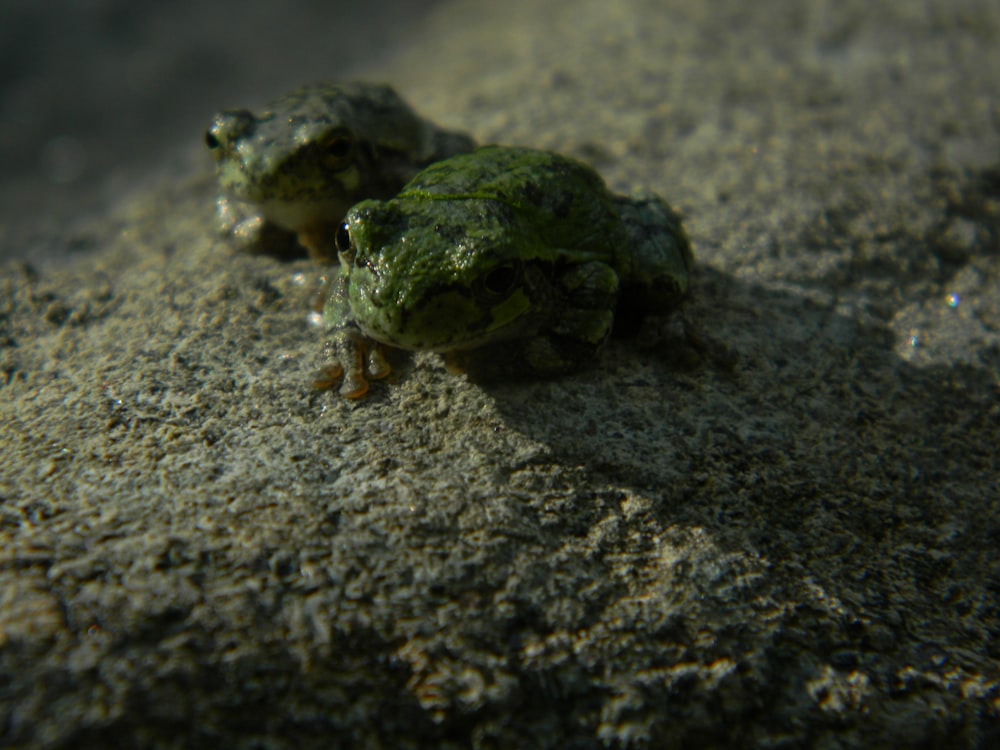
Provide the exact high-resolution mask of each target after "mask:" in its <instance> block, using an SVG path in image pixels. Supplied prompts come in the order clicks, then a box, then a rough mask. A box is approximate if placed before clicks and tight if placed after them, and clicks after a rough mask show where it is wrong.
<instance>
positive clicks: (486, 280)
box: [476, 262, 521, 297]
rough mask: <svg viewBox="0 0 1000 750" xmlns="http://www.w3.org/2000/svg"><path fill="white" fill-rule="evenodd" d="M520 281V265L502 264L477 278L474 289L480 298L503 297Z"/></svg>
mask: <svg viewBox="0 0 1000 750" xmlns="http://www.w3.org/2000/svg"><path fill="white" fill-rule="evenodd" d="M520 281H521V264H520V263H514V262H512V263H504V264H503V265H501V266H497V267H496V268H494V269H492V270H491V271H489V272H488V273H486V274H483V275H482V276H480V277H479V279H478V280H477V282H476V287H477V290H476V291H478V292H479V294H480V295H481V296H485V297H505V296H507V295H508V294H510V293H511V292H512V291H513V290H514V287H516V286H517V284H518V283H519V282H520Z"/></svg>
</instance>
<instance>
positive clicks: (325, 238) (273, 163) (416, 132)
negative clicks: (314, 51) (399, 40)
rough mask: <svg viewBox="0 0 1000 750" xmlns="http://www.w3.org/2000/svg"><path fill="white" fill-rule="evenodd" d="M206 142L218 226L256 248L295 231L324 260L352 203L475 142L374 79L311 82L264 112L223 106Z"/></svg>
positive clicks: (393, 187) (390, 191)
mask: <svg viewBox="0 0 1000 750" xmlns="http://www.w3.org/2000/svg"><path fill="white" fill-rule="evenodd" d="M205 139H206V142H207V144H208V147H209V149H210V150H211V152H212V154H213V156H214V157H215V162H216V171H217V174H218V179H219V188H220V195H219V198H218V200H217V209H218V218H219V230H220V232H221V233H222V234H223V235H227V236H230V237H231V238H232V239H233V241H234V242H235V243H236V244H238V245H241V246H243V247H245V248H247V249H258V250H269V249H270V248H268V247H257V245H259V244H261V243H265V244H266V243H267V242H271V243H272V244H273V243H280V242H282V241H283V242H285V243H286V244H287V243H291V242H292V241H293V240H294V236H295V235H298V239H299V241H300V243H301V244H303V245H304V246H305V247H306V248H307V249H309V250H310V252H311V254H312V255H313V256H314V257H317V258H320V259H322V258H332V257H333V256H334V254H335V251H334V249H333V244H332V239H333V232H334V231H335V230H336V228H337V226H339V224H340V221H341V219H342V218H343V216H344V214H345V213H346V212H347V209H349V208H350V207H351V206H353V205H354V204H355V203H357V202H358V201H360V200H363V199H365V198H390V197H392V196H393V195H395V194H396V193H397V192H398V191H399V189H400V188H401V187H402V186H403V185H404V184H405V183H406V181H407V180H409V179H410V178H411V177H413V176H414V175H415V174H416V173H417V172H418V171H419V170H420V169H422V168H423V167H424V166H426V165H427V164H430V163H432V162H434V161H437V160H439V159H443V158H445V157H448V156H451V155H453V154H457V153H461V152H463V151H469V150H470V149H472V148H473V142H472V140H471V139H470V138H469V137H468V136H466V135H463V134H461V133H456V132H452V131H448V130H442V129H440V128H438V127H436V126H435V125H434V124H433V123H430V122H428V121H427V120H424V119H423V118H421V117H419V116H418V115H417V114H416V113H415V112H414V111H413V110H412V109H411V108H410V107H409V105H407V104H406V102H404V101H403V100H402V99H401V98H400V97H399V95H398V94H397V93H396V92H395V91H394V90H393V89H392V88H391V87H390V86H386V85H384V84H374V83H345V84H329V83H319V84H312V85H309V86H303V87H302V88H299V89H296V90H295V91H292V92H291V93H289V94H287V95H285V96H283V97H281V98H280V99H277V100H275V101H273V102H271V103H270V104H269V105H267V106H266V107H265V109H264V111H263V112H261V113H259V114H254V113H252V112H250V111H248V110H245V109H235V110H226V111H223V112H220V113H219V114H217V115H216V116H215V119H214V120H213V121H212V124H211V126H210V127H209V129H208V132H207V133H206V136H205Z"/></svg>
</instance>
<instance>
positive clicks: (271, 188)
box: [205, 109, 361, 228]
mask: <svg viewBox="0 0 1000 750" xmlns="http://www.w3.org/2000/svg"><path fill="white" fill-rule="evenodd" d="M205 142H206V144H207V145H208V148H209V150H210V151H211V153H212V156H213V157H214V159H215V164H216V172H217V174H218V178H219V186H220V188H221V190H222V191H223V192H224V193H226V194H228V195H231V196H233V197H235V198H238V199H240V200H244V201H249V202H252V203H255V204H257V205H259V206H260V207H261V210H262V212H263V213H264V215H265V216H267V217H268V218H269V219H271V220H272V221H275V222H276V223H278V224H280V225H282V226H286V227H289V228H296V227H298V226H301V225H302V224H305V223H308V221H309V219H310V218H313V216H312V215H313V214H315V218H317V219H319V218H325V217H329V216H331V215H333V216H340V215H343V213H344V211H346V210H347V208H349V207H350V205H351V203H352V202H353V196H354V194H355V192H356V191H357V190H358V188H359V185H360V180H361V178H360V169H359V156H358V154H359V139H358V137H357V136H356V135H355V134H354V133H353V132H352V131H351V130H350V129H349V128H347V127H344V126H341V125H338V124H330V123H327V122H322V121H319V120H316V119H311V118H307V117H302V118H299V120H298V121H290V120H288V119H287V118H278V117H277V116H276V115H275V114H274V113H273V112H265V113H264V114H263V115H261V116H260V117H257V116H255V115H254V114H253V113H252V112H249V111H248V110H245V109H236V110H227V111H225V112H220V113H219V114H218V115H216V117H215V119H214V120H213V121H212V124H211V126H210V127H209V129H208V131H207V132H206V134H205Z"/></svg>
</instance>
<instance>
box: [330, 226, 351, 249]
mask: <svg viewBox="0 0 1000 750" xmlns="http://www.w3.org/2000/svg"><path fill="white" fill-rule="evenodd" d="M333 241H334V242H335V243H336V245H337V252H338V253H341V254H346V253H349V252H350V251H351V230H350V228H349V227H348V226H347V222H346V221H345V222H344V223H343V224H341V225H340V226H339V227H337V234H336V235H335V236H334V238H333Z"/></svg>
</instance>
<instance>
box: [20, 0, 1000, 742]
mask: <svg viewBox="0 0 1000 750" xmlns="http://www.w3.org/2000/svg"><path fill="white" fill-rule="evenodd" d="M420 34H421V35H420V36H417V37H416V38H415V39H413V40H412V42H413V44H412V46H411V47H410V48H409V49H408V50H407V51H405V53H403V54H401V55H400V56H398V57H396V58H394V59H392V60H389V61H387V62H386V63H385V64H384V65H383V66H382V67H380V68H377V69H375V70H373V71H371V76H370V77H372V78H375V79H378V80H388V81H391V82H393V83H394V84H395V85H396V86H397V87H398V88H399V89H400V91H401V92H402V93H403V94H404V96H406V97H407V98H408V99H410V100H411V101H413V102H415V103H416V104H417V105H418V107H419V108H420V110H421V112H423V113H424V114H426V115H428V116H430V117H432V118H434V119H436V120H438V121H440V122H442V123H445V124H447V125H450V126H454V127H463V128H465V129H467V130H469V131H470V132H472V133H473V134H474V135H475V136H476V137H477V138H478V139H479V140H481V141H483V142H490V141H496V142H504V143H518V144H525V145H533V146H542V147H547V148H554V149H557V150H560V151H563V152H565V153H569V154H571V155H574V156H577V157H580V158H583V159H585V160H587V161H589V162H591V163H593V164H594V165H595V166H596V167H597V168H598V169H599V170H600V171H601V172H602V174H604V175H605V177H606V178H607V179H608V181H609V182H610V184H611V185H612V186H614V187H615V188H616V189H619V190H627V189H630V188H634V187H639V186H648V187H650V188H652V189H654V190H656V191H657V192H659V193H661V194H662V195H663V196H665V197H666V198H667V199H668V200H669V201H671V202H672V203H673V204H674V205H676V206H677V207H678V208H679V209H680V210H681V211H682V213H683V214H684V216H685V223H686V226H687V228H688V230H689V232H690V235H691V237H692V239H693V242H694V245H695V253H696V259H697V263H698V268H697V279H696V284H695V290H694V294H693V296H692V298H691V300H690V303H689V304H688V305H687V308H686V315H687V317H688V318H689V319H690V320H691V321H693V322H696V324H697V326H698V328H699V330H700V331H701V332H703V333H704V334H705V335H707V336H709V337H711V338H712V339H714V340H715V341H716V342H719V343H721V344H724V345H726V346H728V347H729V348H730V349H731V350H732V352H734V353H735V354H736V355H737V356H738V358H739V359H738V362H737V363H736V365H735V366H726V365H725V362H724V360H722V359H720V358H713V357H710V356H702V355H700V354H699V352H698V351H696V350H692V349H691V348H690V347H688V346H686V345H685V344H684V343H683V342H681V341H680V340H679V339H678V338H677V337H676V336H672V335H671V333H670V332H669V331H666V332H664V336H663V340H662V341H661V342H659V344H658V345H657V346H654V347H643V346H640V345H638V344H637V342H636V341H632V340H621V341H615V342H613V343H612V345H611V346H610V347H609V348H608V349H607V350H606V351H605V353H604V355H603V356H602V357H601V359H600V361H599V362H597V363H595V366H594V367H593V368H592V369H588V370H585V371H582V372H580V373H579V374H576V375H573V376H571V377H566V378H563V379H559V380H553V381H534V382H532V381H529V382H522V383H510V384H503V385H498V386H489V387H486V386H481V385H477V384H474V383H471V382H469V381H468V380H467V379H465V378H464V377H461V376H454V375H451V374H449V373H448V372H446V371H445V369H444V367H443V365H442V363H441V361H440V359H439V358H437V357H436V356H432V355H418V356H415V357H409V356H406V355H404V356H401V357H397V358H396V373H395V375H394V376H393V377H392V378H391V379H390V380H389V381H388V382H381V383H378V384H376V385H375V386H374V388H373V390H372V393H371V395H370V397H369V398H368V399H366V400H364V401H362V402H359V403H347V402H344V401H342V400H340V399H338V397H337V396H336V394H335V393H333V392H316V391H314V390H312V389H311V388H310V381H311V379H312V376H313V375H314V373H315V371H316V370H317V369H318V368H319V367H320V365H321V364H322V362H321V357H320V351H321V347H320V343H321V336H320V334H319V332H318V331H317V330H315V329H314V328H312V327H310V326H309V324H308V322H307V313H308V310H309V305H310V299H311V297H312V296H313V294H314V292H315V289H316V287H317V285H318V283H319V277H320V275H321V269H318V268H317V267H314V266H312V265H310V263H309V262H308V261H305V260H303V261H299V262H292V263H289V262H280V261H278V260H276V259H273V258H269V257H261V256H249V255H241V254H239V253H236V252H234V251H232V250H230V249H229V248H227V247H226V246H225V245H224V244H223V243H221V242H220V241H218V240H217V239H216V237H215V236H214V234H213V231H212V225H213V222H212V205H211V204H212V194H213V187H212V176H211V174H210V165H209V159H208V158H207V155H206V158H205V161H204V164H203V167H199V168H198V169H196V170H195V171H194V172H192V173H191V174H190V175H189V176H188V177H186V178H182V179H179V178H172V179H171V180H169V181H167V182H161V183H160V184H159V185H158V186H155V187H148V188H144V189H143V190H141V191H139V192H137V193H136V194H134V195H133V196H131V197H130V199H129V200H128V201H127V202H125V201H123V202H122V204H121V205H120V206H119V208H118V209H117V210H116V211H115V212H114V213H113V214H112V215H109V216H106V217H103V218H102V219H101V220H100V222H99V223H97V224H95V225H93V226H92V227H91V228H90V229H88V230H87V232H86V233H85V234H81V235H74V236H68V237H66V242H67V243H84V244H86V245H88V246H90V247H92V248H93V252H92V253H91V254H89V255H88V257H87V258H86V259H84V260H82V261H80V262H78V263H76V264H73V265H69V266H64V267H62V268H37V267H32V266H30V265H27V264H9V265H7V266H6V267H5V268H4V269H3V272H2V280H0V451H2V455H3V461H2V464H0V745H2V746H4V747H13V748H74V749H79V748H113V747H123V748H124V747H149V748H202V747H208V748H247V749H249V748H340V747H343V748H362V747H364V748H376V747H383V748H418V747H419V748H423V747H433V748H467V747H476V748H510V747H522V748H603V747H622V748H624V747H629V748H635V747H654V748H674V747H677V748H680V747H702V746H705V747H734V748H735V747H740V748H746V747H757V748H792V747H818V748H861V747H888V746H893V745H895V746H899V747H924V748H934V747H942V748H944V747H947V748H986V747H997V746H1000V645H998V644H1000V554H998V549H1000V467H998V435H1000V375H998V371H1000V76H998V75H997V71H1000V6H998V5H997V4H996V3H995V2H992V1H989V0H982V1H980V2H974V1H972V0H959V1H958V2H956V1H955V0H935V1H933V2H923V3H911V2H897V3H878V4H870V3H865V2H860V0H859V1H858V2H853V1H852V2H841V1H839V0H817V1H816V2H811V3H793V2H780V1H779V0H764V1H763V2H758V3H754V4H747V3H745V2H742V1H737V0H719V1H717V2H711V3H690V2H681V1H679V0H678V1H677V2H673V1H670V2H667V1H664V0H622V1H621V2H616V3H608V2H605V1H604V0H558V1H555V0H553V1H550V2H546V3H536V2H532V1H531V0H508V1H507V2H505V3H503V4H498V5H496V7H493V6H492V4H487V3H482V2H461V1H456V2H450V3H445V4H443V5H440V6H438V7H437V8H436V9H435V10H434V11H433V13H432V15H431V17H430V18H429V19H426V21H425V23H424V24H423V26H421V32H420ZM274 93H277V92H264V93H263V94H262V97H267V96H270V95H273V94H274Z"/></svg>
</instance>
